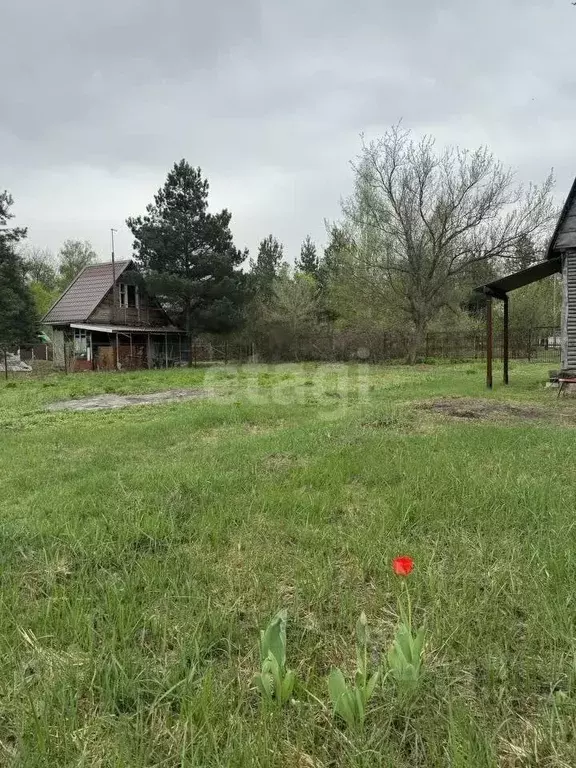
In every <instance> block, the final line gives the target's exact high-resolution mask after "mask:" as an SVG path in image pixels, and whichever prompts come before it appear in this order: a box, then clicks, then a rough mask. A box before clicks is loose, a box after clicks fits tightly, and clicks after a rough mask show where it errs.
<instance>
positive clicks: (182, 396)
mask: <svg viewBox="0 0 576 768" xmlns="http://www.w3.org/2000/svg"><path fill="white" fill-rule="evenodd" d="M212 394H213V393H212V392H209V391H207V390H204V389H169V390H168V391H167V392H151V393H149V394H142V395H114V394H110V395H94V396H93V397H82V398H78V399H77V400H61V401H59V402H57V403H50V405H47V406H46V410H47V411H100V410H108V409H111V408H127V407H128V406H130V405H156V404H158V403H170V402H173V401H175V400H195V399H196V398H200V397H210V396H211V395H212Z"/></svg>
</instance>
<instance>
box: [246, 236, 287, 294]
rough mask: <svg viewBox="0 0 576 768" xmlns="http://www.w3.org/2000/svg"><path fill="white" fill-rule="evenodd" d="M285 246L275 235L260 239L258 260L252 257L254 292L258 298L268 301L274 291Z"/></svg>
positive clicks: (251, 270)
mask: <svg viewBox="0 0 576 768" xmlns="http://www.w3.org/2000/svg"><path fill="white" fill-rule="evenodd" d="M283 256H284V246H283V245H282V243H281V242H279V240H277V239H276V238H275V237H274V235H268V237H265V238H264V239H263V240H261V241H260V245H259V246H258V256H257V257H256V261H254V259H250V274H251V278H252V279H251V282H252V292H253V293H254V294H255V295H256V297H257V298H259V299H262V300H263V301H268V300H269V299H270V298H271V297H272V295H273V292H274V288H273V284H274V280H275V279H276V278H277V277H278V275H279V274H280V269H281V267H282V258H283Z"/></svg>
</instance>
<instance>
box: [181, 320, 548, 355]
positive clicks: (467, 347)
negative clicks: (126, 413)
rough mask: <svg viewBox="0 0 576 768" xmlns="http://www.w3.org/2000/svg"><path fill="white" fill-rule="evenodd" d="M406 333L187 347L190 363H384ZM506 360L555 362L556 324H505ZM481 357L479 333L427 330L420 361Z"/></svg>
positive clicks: (331, 333) (405, 343) (500, 342)
mask: <svg viewBox="0 0 576 768" xmlns="http://www.w3.org/2000/svg"><path fill="white" fill-rule="evenodd" d="M411 342H412V337H411V335H410V334H409V333H400V332H396V331H385V332H378V331H365V332H362V331H349V330H344V331H335V330H332V329H321V330H320V331H318V332H316V333H314V334H313V335H311V336H310V337H306V338H302V337H300V338H285V337H284V338H265V339H260V340H257V341H253V342H246V341H237V340H234V339H229V340H224V341H223V340H222V339H218V338H217V337H213V338H212V339H209V338H203V339H198V340H197V341H196V342H194V344H193V345H192V348H191V354H192V362H193V364H198V363H206V362H221V363H222V362H223V363H227V362H229V361H234V362H267V363H273V362H305V361H318V362H349V361H364V362H373V363H385V362H396V361H403V360H405V359H406V357H407V355H408V351H409V349H410V345H411ZM503 346H504V338H503V333H502V332H501V331H496V332H495V333H494V353H493V354H494V359H496V360H497V359H502V358H503ZM509 356H510V359H511V360H523V361H527V362H541V363H551V364H555V363H559V362H560V329H558V328H553V327H541V328H511V329H510V336H509ZM485 358H486V334H485V333H484V332H478V331H474V332H458V331H457V332H450V331H445V332H439V333H429V334H428V335H427V336H426V341H425V344H424V345H423V347H422V350H421V352H420V355H419V359H420V360H433V359H436V360H447V361H450V360H451V361H454V362H458V361H466V360H484V359H485Z"/></svg>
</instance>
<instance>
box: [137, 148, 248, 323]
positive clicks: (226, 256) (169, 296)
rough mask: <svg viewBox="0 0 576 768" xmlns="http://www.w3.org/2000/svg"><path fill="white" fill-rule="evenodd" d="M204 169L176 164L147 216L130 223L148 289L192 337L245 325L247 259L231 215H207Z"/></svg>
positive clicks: (183, 161)
mask: <svg viewBox="0 0 576 768" xmlns="http://www.w3.org/2000/svg"><path fill="white" fill-rule="evenodd" d="M208 191H209V185H208V181H207V180H206V179H203V178H202V172H201V170H200V168H193V167H192V166H191V165H190V164H189V163H188V162H187V161H186V160H181V161H180V162H179V163H175V164H174V167H173V168H172V170H171V171H170V172H169V173H168V176H167V178H166V182H165V184H164V186H163V187H162V188H161V189H159V190H158V192H157V193H156V195H155V196H154V202H153V203H150V204H149V205H148V206H146V215H144V216H137V217H135V218H129V219H128V220H127V221H126V223H127V225H128V227H129V229H130V230H131V232H132V234H133V235H134V238H135V239H134V251H135V258H136V259H137V261H138V262H139V263H140V265H141V266H142V268H143V272H144V275H145V279H146V282H147V285H148V287H149V289H150V290H151V292H152V293H153V294H155V295H156V296H157V297H158V298H159V299H160V301H162V302H163V303H164V305H165V306H166V308H167V309H168V310H169V311H171V312H172V313H173V314H174V315H176V316H177V317H178V318H179V319H180V320H181V321H182V322H183V323H184V325H185V327H186V330H187V331H188V332H189V333H191V334H192V333H198V332H201V331H214V332H224V331H230V330H233V329H234V328H235V327H237V326H238V324H239V323H240V321H241V307H242V303H243V300H244V279H243V275H242V273H241V272H240V271H239V270H238V269H237V268H238V267H239V266H240V264H241V263H242V262H243V261H244V259H245V258H246V257H247V255H248V254H247V252H242V251H240V250H238V249H237V248H235V247H234V243H233V239H232V232H231V231H230V219H231V218H232V216H231V214H230V213H229V212H228V211H227V210H226V209H224V210H222V211H220V213H216V214H212V213H209V212H208Z"/></svg>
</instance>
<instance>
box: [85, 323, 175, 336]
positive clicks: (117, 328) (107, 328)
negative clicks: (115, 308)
mask: <svg viewBox="0 0 576 768" xmlns="http://www.w3.org/2000/svg"><path fill="white" fill-rule="evenodd" d="M70 328H78V329H79V330H81V331H94V332H98V331H99V332H100V333H120V334H121V333H161V334H162V335H164V334H165V333H184V331H182V330H181V329H180V328H176V326H175V325H167V326H164V327H163V328H159V327H158V326H157V325H156V326H128V325H105V324H102V325H98V324H97V323H90V324H88V323H70Z"/></svg>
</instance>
